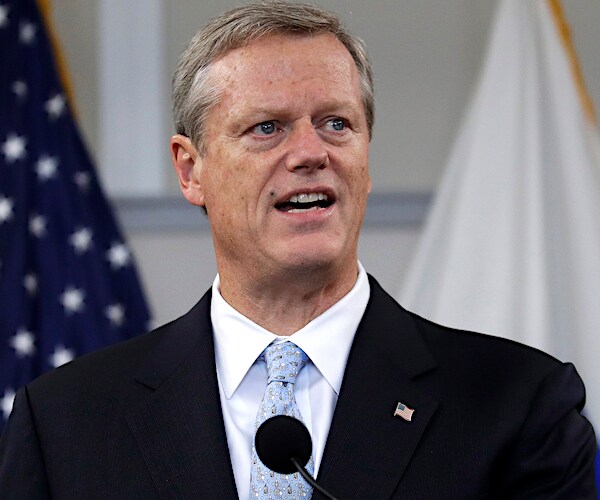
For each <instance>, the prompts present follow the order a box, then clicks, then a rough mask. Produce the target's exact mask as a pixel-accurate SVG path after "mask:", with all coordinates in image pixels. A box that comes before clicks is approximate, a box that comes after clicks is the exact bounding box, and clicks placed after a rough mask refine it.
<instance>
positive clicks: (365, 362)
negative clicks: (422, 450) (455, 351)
mask: <svg viewBox="0 0 600 500" xmlns="http://www.w3.org/2000/svg"><path fill="white" fill-rule="evenodd" d="M370 284H371V298H370V300H369V304H368V306H367V310H366V311H365V315H364V317H363V320H362V321H361V324H360V326H359V328H358V330H357V333H356V336H355V339H354V342H353V345H352V349H351V351H350V356H349V358H348V363H347V365H346V372H345V375H344V382H343V384H342V387H341V390H340V396H339V399H338V402H337V406H336V409H335V414H334V417H333V420H332V423H331V428H330V431H329V436H328V439H327V444H326V447H325V452H324V455H323V461H322V464H321V467H320V471H319V475H318V478H317V479H318V481H319V483H320V484H322V485H323V486H324V487H325V488H326V489H328V490H329V491H330V492H331V493H332V494H334V495H336V496H339V497H340V498H390V496H391V495H392V493H393V491H394V489H395V488H396V486H397V485H398V482H399V481H400V478H401V477H402V475H403V473H404V471H405V469H406V467H407V465H408V463H409V461H410V459H411V457H412V455H413V452H414V451H415V449H416V448H417V446H418V444H419V441H420V439H421V437H422V435H423V432H424V431H425V428H426V427H427V424H428V422H429V420H430V418H431V416H432V415H433V413H434V412H435V409H436V407H437V402H436V401H434V400H433V399H432V398H430V397H429V396H428V395H427V394H423V393H422V391H420V390H419V389H418V387H417V386H416V384H415V383H414V382H413V381H412V379H414V378H416V377H417V376H419V375H421V374H423V373H425V372H427V371H429V370H431V369H433V368H434V367H435V362H434V361H433V358H432V357H431V354H430V353H429V350H428V349H427V347H426V345H425V344H424V342H423V340H422V339H421V336H420V334H419V332H418V331H417V329H416V327H415V325H414V324H413V322H412V319H411V317H410V315H409V314H408V313H406V311H404V310H403V309H402V308H401V307H400V306H398V304H397V303H396V302H395V301H394V300H393V299H392V298H391V297H390V296H389V295H387V294H386V293H385V292H384V291H383V290H382V289H381V287H380V286H379V284H378V283H377V282H376V281H375V280H373V279H372V278H370ZM398 402H402V403H404V404H406V405H407V406H409V407H410V408H413V409H414V410H415V412H414V414H413V418H412V421H411V422H407V421H405V420H403V419H402V418H400V417H397V416H396V417H394V416H393V414H394V410H395V409H396V406H397V403H398ZM315 498H318V495H316V494H315Z"/></svg>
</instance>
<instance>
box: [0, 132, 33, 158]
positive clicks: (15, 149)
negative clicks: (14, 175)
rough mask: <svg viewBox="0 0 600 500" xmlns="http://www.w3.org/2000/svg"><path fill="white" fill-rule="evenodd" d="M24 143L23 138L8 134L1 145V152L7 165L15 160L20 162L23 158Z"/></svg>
mask: <svg viewBox="0 0 600 500" xmlns="http://www.w3.org/2000/svg"><path fill="white" fill-rule="evenodd" d="M26 143H27V141H25V138H24V137H20V136H18V135H17V134H9V135H8V137H7V138H6V141H4V142H3V143H2V152H3V153H4V156H5V158H6V162H7V163H12V162H14V161H16V160H21V159H23V158H24V157H25V144H26Z"/></svg>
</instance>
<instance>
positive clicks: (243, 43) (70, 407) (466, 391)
mask: <svg viewBox="0 0 600 500" xmlns="http://www.w3.org/2000/svg"><path fill="white" fill-rule="evenodd" d="M173 96H174V114H175V122H176V127H177V135H175V136H174V137H173V138H172V139H171V153H172V159H173V164H174V166H175V170H176V172H177V175H178V177H179V181H180V185H181V189H182V192H183V194H184V196H185V197H186V198H187V200H188V201H189V202H191V203H193V204H194V205H198V206H200V207H202V208H203V209H204V210H205V211H206V214H207V216H208V219H209V221H210V224H211V229H212V234H213V240H214V247H215V253H216V257H217V266H218V271H219V275H218V277H217V279H216V280H215V283H214V285H213V287H212V290H211V291H209V292H208V293H207V294H206V295H205V296H204V297H203V298H202V299H201V300H200V302H199V303H198V304H197V305H196V306H195V307H194V308H193V309H192V310H191V311H190V312H189V313H188V314H186V315H185V316H183V317H182V318H180V319H178V320H176V321H174V322H173V323H170V324H168V325H166V326H164V327H162V328H159V329H158V330H157V331H155V332H152V333H150V334H148V335H145V336H141V337H138V338H136V339H133V340H131V341H129V342H127V343H124V344H121V345H118V346H115V347H111V348H108V349H106V350H103V351H100V352H98V353H95V354H92V355H89V356H86V357H83V358H80V359H78V360H75V361H74V362H72V363H70V364H68V365H65V366H63V367H61V368H59V369H58V370H55V371H54V372H52V373H50V374H48V375H46V376H43V377H41V378H40V379H38V380H37V381H34V382H33V383H31V384H29V385H28V386H27V387H25V388H23V389H21V390H20V391H19V393H18V395H17V398H16V400H15V404H14V409H13V414H12V416H11V418H10V420H9V423H8V426H7V429H6V432H5V435H4V436H3V437H2V442H1V445H0V453H1V457H2V458H1V462H0V488H1V491H2V495H3V498H49V497H52V498H61V499H63V498H111V499H112V498H145V499H146V498H178V499H179V498H236V497H237V496H239V498H242V499H247V498H250V497H251V498H279V497H281V498H307V497H310V496H311V494H312V496H313V498H317V497H319V496H320V494H319V493H317V492H316V491H315V492H311V488H310V486H309V485H308V484H305V483H303V482H302V480H301V479H299V478H298V477H296V476H295V475H292V474H290V475H287V474H274V473H272V472H271V471H269V470H268V469H266V468H265V467H264V466H263V464H262V463H261V461H260V457H258V458H257V457H256V452H255V449H254V447H253V445H254V434H255V432H256V428H257V426H258V424H259V423H261V421H262V420H264V419H265V418H266V419H268V418H269V417H270V416H271V413H272V414H278V413H280V412H281V411H283V412H284V413H287V414H290V415H293V416H295V417H296V418H300V419H302V420H303V422H304V424H305V425H306V426H307V428H308V429H309V431H310V434H311V436H312V441H313V452H312V456H311V457H310V459H309V461H308V464H307V467H308V468H309V470H311V471H312V472H313V473H314V474H315V476H316V477H317V480H318V482H319V483H320V484H321V485H322V486H323V487H325V488H326V489H327V490H329V491H330V492H331V493H332V494H334V495H336V496H337V497H339V498H343V499H348V498H361V499H364V498H377V499H379V498H403V499H410V498H414V499H417V498H419V499H425V498H426V499H437V498H460V499H463V498H502V499H506V498H568V499H574V498H589V499H591V498H596V497H595V491H596V490H595V485H594V478H593V458H594V453H595V447H596V442H595V438H594V434H593V431H592V429H591V426H590V425H589V423H588V422H587V420H585V418H583V417H582V416H581V415H580V411H581V409H582V407H583V403H584V390H583V386H582V384H581V381H580V379H579V378H578V376H577V374H576V372H575V370H574V369H573V367H572V366H571V365H565V364H561V363H560V362H558V361H556V360H554V359H553V358H551V357H549V356H547V355H545V354H543V353H540V352H538V351H535V350H533V349H529V348H526V347H523V346H520V345H518V344H516V343H513V342H509V341H505V340H501V339H494V338H491V337H486V336H483V335H478V334H472V333H466V332H459V331H453V330H450V329H447V328H444V327H441V326H439V325H435V324H433V323H430V322H428V321H426V320H423V319H422V318H419V317H417V316H415V315H413V314H411V313H409V312H407V311H405V310H403V309H402V308H401V307H400V306H399V305H398V304H397V303H395V302H394V300H393V299H392V298H391V297H389V296H388V295H387V294H386V293H385V292H384V291H383V290H382V289H381V288H380V286H379V285H378V284H377V282H376V281H375V280H374V279H373V278H371V277H367V275H366V273H365V271H364V270H363V269H362V267H361V266H360V265H359V264H358V261H357V241H358V236H359V230H360V226H361V222H362V219H363V215H364V212H365V207H366V202H367V196H368V193H369V191H370V179H369V172H368V147H369V142H370V137H371V129H372V125H373V93H372V76H371V69H370V65H369V62H368V60H367V57H366V54H365V51H364V48H363V46H362V44H361V43H360V41H359V40H357V39H356V38H355V37H353V36H352V35H350V34H349V33H348V32H347V31H346V30H345V29H344V28H343V27H342V26H340V25H339V21H338V19H337V18H336V17H335V16H334V15H332V14H330V13H327V12H324V11H321V10H319V9H316V8H313V7H310V6H305V5H297V4H296V5H295V4H289V3H283V2H271V3H267V4H259V5H249V6H245V7H240V8H238V9H234V10H233V11H230V12H229V13H226V14H224V15H223V16H221V17H219V18H217V19H215V20H213V21H212V22H211V23H210V24H209V25H208V26H207V27H205V28H204V29H203V30H202V31H201V32H200V33H199V34H198V35H197V36H196V37H195V38H194V39H193V40H192V41H191V43H190V45H189V47H188V49H187V50H186V52H185V53H184V54H183V55H182V58H181V60H180V63H179V66H178V68H177V71H176V74H175V77H174V91H173ZM282 352H283V353H285V354H280V353H282ZM290 360H291V361H290ZM294 360H295V361H294ZM279 365H281V367H284V368H285V370H288V369H289V370H291V371H293V373H291V374H290V378H289V379H288V378H286V377H288V373H287V372H286V373H285V374H283V375H272V373H277V372H272V370H277V369H278V367H279ZM292 366H294V367H295V368H291V367H292ZM278 377H280V378H281V380H277V378H278ZM274 379H275V380H274ZM282 408H283V409H282Z"/></svg>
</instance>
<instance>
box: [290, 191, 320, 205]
mask: <svg viewBox="0 0 600 500" xmlns="http://www.w3.org/2000/svg"><path fill="white" fill-rule="evenodd" d="M323 200H327V195H326V194H323V193H300V194H295V195H293V196H291V197H290V199H289V202H290V203H313V202H315V201H323Z"/></svg>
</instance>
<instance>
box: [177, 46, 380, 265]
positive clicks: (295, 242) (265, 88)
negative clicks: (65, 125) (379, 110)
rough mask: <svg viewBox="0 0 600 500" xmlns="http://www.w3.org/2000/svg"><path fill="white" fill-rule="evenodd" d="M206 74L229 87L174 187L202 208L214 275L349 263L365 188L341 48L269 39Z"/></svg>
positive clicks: (362, 122)
mask: <svg viewBox="0 0 600 500" xmlns="http://www.w3.org/2000/svg"><path fill="white" fill-rule="evenodd" d="M211 78H214V79H215V81H218V82H220V84H221V85H222V87H223V89H224V91H223V93H222V97H221V99H220V101H219V103H218V104H217V105H216V106H215V107H214V108H213V109H212V110H211V112H210V113H209V115H208V119H207V122H206V134H205V141H204V144H205V151H204V154H203V155H202V156H201V155H199V154H197V153H196V152H195V150H194V151H193V152H192V154H191V162H193V168H192V169H191V170H190V172H189V175H188V176H187V177H186V178H185V179H182V175H181V173H180V180H181V184H182V189H183V191H184V194H185V195H186V197H187V198H188V200H189V201H191V202H192V203H195V204H198V205H204V206H205V207H206V209H207V212H208V218H209V220H210V224H211V229H212V232H213V239H214V244H215V252H216V256H217V263H218V265H219V270H220V272H222V273H223V272H224V271H225V270H227V269H229V270H233V271H236V272H239V271H240V270H243V272H244V273H245V275H246V276H248V275H250V276H252V275H253V274H255V275H258V274H260V275H261V276H263V277H264V276H276V275H281V274H280V272H281V271H282V270H283V271H293V270H296V271H310V270H314V269H324V268H331V266H334V267H333V268H334V269H338V268H339V269H340V270H342V269H344V267H345V266H353V267H354V268H355V267H356V258H357V243H358V233H359V230H360V226H361V223H362V219H363V215H364V212H365V207H366V202H367V195H368V193H369V191H370V185H371V184H370V178H369V172H368V146H369V133H368V130H367V123H366V119H365V113H364V109H363V104H362V97H361V93H360V83H359V76H358V72H357V70H356V67H355V64H354V61H353V60H352V57H351V56H350V54H349V52H348V51H347V49H346V48H345V47H344V46H343V44H341V43H340V42H339V41H338V40H337V39H336V38H335V37H334V36H332V35H318V36H314V37H299V36H298V37H296V36H271V37H267V38H263V39H260V40H257V41H255V42H253V43H251V44H250V45H248V46H246V47H243V48H240V49H236V50H234V51H231V52H229V53H227V54H226V55H225V56H224V57H223V58H221V59H220V60H218V61H217V62H215V63H214V65H213V68H212V71H211ZM176 149H177V148H175V152H174V156H175V157H177V151H176ZM184 177H185V176H184ZM224 266H229V267H224ZM345 269H346V270H347V269H348V268H347V267H346V268H345Z"/></svg>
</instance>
